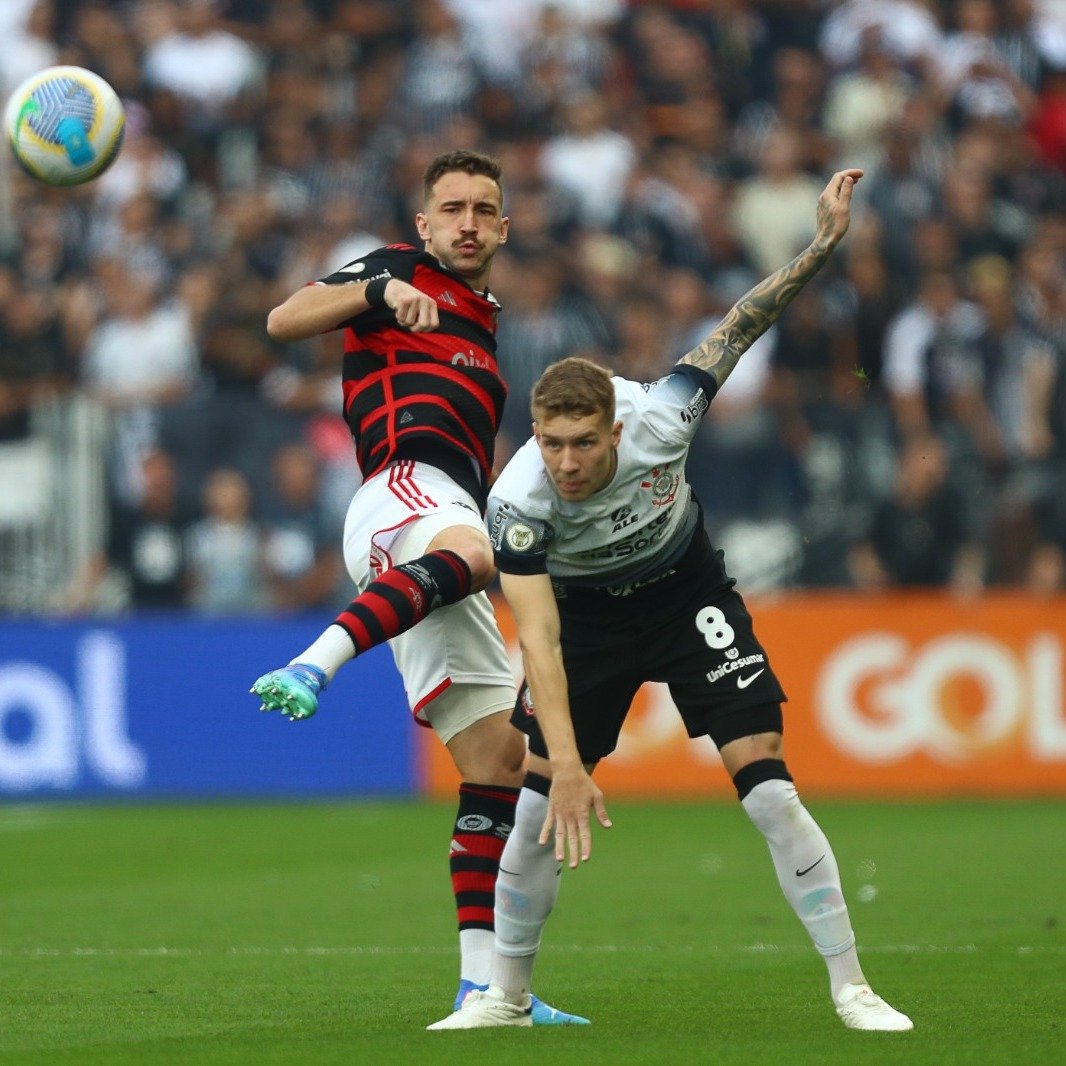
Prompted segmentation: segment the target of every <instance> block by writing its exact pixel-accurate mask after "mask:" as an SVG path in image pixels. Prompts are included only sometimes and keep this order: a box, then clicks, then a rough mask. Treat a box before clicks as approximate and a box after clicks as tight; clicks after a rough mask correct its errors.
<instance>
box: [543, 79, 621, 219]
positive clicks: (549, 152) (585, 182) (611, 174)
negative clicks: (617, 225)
mask: <svg viewBox="0 0 1066 1066" xmlns="http://www.w3.org/2000/svg"><path fill="white" fill-rule="evenodd" d="M563 118H564V123H565V130H564V131H563V132H562V133H560V134H558V135H557V136H555V137H551V138H549V140H548V141H547V142H546V143H545V145H544V151H543V153H542V154H541V158H540V165H541V170H542V172H543V174H544V177H545V179H546V180H547V181H548V183H549V184H550V185H552V186H554V187H555V188H557V189H559V190H560V191H562V192H565V193H566V194H567V195H569V196H570V197H571V198H572V199H573V200H574V203H575V204H576V208H577V215H578V219H579V221H580V222H581V223H583V224H584V225H586V226H589V227H590V228H592V229H605V228H607V227H609V226H610V224H611V223H612V222H614V220H615V218H616V217H617V216H618V210H619V207H620V206H621V203H622V193H623V190H624V188H625V181H626V177H627V176H628V174H629V172H630V170H631V169H632V167H633V165H634V163H635V162H636V150H635V148H634V146H633V143H632V141H630V139H629V138H628V137H627V136H626V135H625V134H624V133H620V132H619V131H617V130H614V129H611V127H610V126H609V125H608V120H607V108H606V104H605V102H604V99H603V97H601V96H599V95H597V94H596V93H592V92H585V93H580V94H577V95H575V96H573V97H571V98H570V100H569V101H568V102H567V103H566V104H565V105H564V107H563Z"/></svg>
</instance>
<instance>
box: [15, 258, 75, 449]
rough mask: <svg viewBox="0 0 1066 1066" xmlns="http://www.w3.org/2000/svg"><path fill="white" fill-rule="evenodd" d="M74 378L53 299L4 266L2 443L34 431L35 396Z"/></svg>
mask: <svg viewBox="0 0 1066 1066" xmlns="http://www.w3.org/2000/svg"><path fill="white" fill-rule="evenodd" d="M70 378H71V367H70V364H69V361H68V357H67V353H66V351H65V349H64V345H63V342H62V338H61V336H60V330H59V323H58V321H57V318H56V314H55V309H54V305H53V301H52V300H51V299H50V298H49V296H48V295H47V293H45V292H43V291H42V290H40V289H31V288H27V287H25V286H23V285H20V284H19V281H18V279H16V278H15V276H14V272H13V271H11V270H8V269H4V268H0V444H2V443H3V442H6V441H13V440H22V439H24V438H26V437H27V436H29V432H30V409H31V407H32V405H33V402H34V401H35V400H36V399H37V398H38V397H39V396H41V395H42V394H43V393H45V392H48V391H58V390H61V389H63V388H64V387H65V386H67V385H69V382H70Z"/></svg>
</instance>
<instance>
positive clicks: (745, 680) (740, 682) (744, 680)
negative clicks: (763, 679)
mask: <svg viewBox="0 0 1066 1066" xmlns="http://www.w3.org/2000/svg"><path fill="white" fill-rule="evenodd" d="M762 673H765V668H763V669H762V670H756V671H755V673H754V674H752V675H751V677H738V678H737V688H747V687H748V685H750V684H751V683H752V682H753V681H754V680H755V679H756V678H757V677H758V676H759V674H762Z"/></svg>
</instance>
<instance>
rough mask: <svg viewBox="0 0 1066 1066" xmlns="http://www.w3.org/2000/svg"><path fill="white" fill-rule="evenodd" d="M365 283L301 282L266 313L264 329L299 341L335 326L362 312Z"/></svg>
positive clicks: (274, 334)
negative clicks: (302, 283) (310, 283)
mask: <svg viewBox="0 0 1066 1066" xmlns="http://www.w3.org/2000/svg"><path fill="white" fill-rule="evenodd" d="M365 291H366V285H365V284H364V283H361V282H356V283H353V284H350V285H321V284H320V285H305V286H304V287H303V288H302V289H297V290H296V292H294V293H293V294H292V295H291V296H290V297H289V298H288V299H287V300H286V301H285V302H284V303H282V304H279V305H278V306H277V307H275V308H274V310H273V311H271V312H270V314H269V315H268V316H267V333H269V334H270V336H271V337H273V338H274V339H275V340H279V341H286V342H292V341H302V340H307V339H308V338H309V337H317V336H318V335H319V334H320V333H328V332H329V331H330V330H332V329H336V328H337V327H338V326H339V325H340V324H341V323H342V322H347V321H348V319H350V318H353V317H354V316H355V315H358V314H362V312H364V311H365V310H367V308H368V307H369V306H370V305H369V304H368V303H367V300H366V296H365V295H364V293H365Z"/></svg>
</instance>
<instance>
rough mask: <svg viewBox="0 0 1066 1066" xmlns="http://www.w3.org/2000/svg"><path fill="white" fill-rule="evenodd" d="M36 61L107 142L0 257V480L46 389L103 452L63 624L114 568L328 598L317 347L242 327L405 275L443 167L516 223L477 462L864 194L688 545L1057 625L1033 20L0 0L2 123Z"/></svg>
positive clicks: (1050, 170) (787, 578)
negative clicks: (550, 392)
mask: <svg viewBox="0 0 1066 1066" xmlns="http://www.w3.org/2000/svg"><path fill="white" fill-rule="evenodd" d="M53 63H76V64H79V65H82V66H85V67H89V68H91V69H93V70H96V71H97V72H99V73H101V74H102V75H104V76H105V77H106V78H107V79H108V80H109V81H110V82H111V83H112V84H113V85H114V86H115V87H116V89H117V90H118V91H119V93H120V95H121V96H122V97H123V99H124V100H125V102H126V106H127V122H128V125H127V134H126V141H125V145H124V147H123V150H122V153H121V155H120V157H119V158H118V160H117V162H116V163H115V164H114V165H113V166H112V167H111V169H110V170H109V171H107V172H106V174H104V175H103V177H101V178H100V179H98V180H97V181H95V182H92V183H90V184H89V185H87V186H84V187H81V188H78V189H74V190H50V189H46V188H44V187H42V186H39V185H36V184H34V183H32V182H31V181H30V180H29V179H28V178H24V177H23V176H22V175H21V174H17V175H14V174H12V175H9V176H8V178H7V179H6V180H7V181H8V182H9V183H10V195H11V197H12V198H13V199H12V201H11V206H12V210H11V211H10V212H8V213H6V215H5V218H4V219H2V220H0V442H4V441H12V440H17V439H18V438H19V437H20V436H22V435H24V434H26V433H27V432H28V425H29V421H28V415H27V412H28V410H29V409H30V407H31V405H32V403H33V402H34V399H35V397H36V396H38V395H40V393H41V392H42V391H47V390H80V391H82V392H84V393H87V394H90V395H92V396H94V397H96V398H97V399H98V400H99V402H100V403H102V404H103V405H105V406H106V408H107V409H108V411H109V412H110V422H111V428H112V445H111V458H110V467H109V485H110V487H111V493H112V496H113V510H114V515H113V518H112V521H111V523H110V534H109V537H108V540H107V543H106V544H104V545H101V550H100V554H99V556H98V558H96V559H94V560H92V563H91V565H90V566H89V568H88V570H87V572H86V573H84V574H80V575H78V577H77V580H76V581H74V582H72V585H71V588H70V589H69V590H68V591H67V593H66V594H65V596H64V597H63V602H62V606H63V608H65V609H68V610H86V609H92V608H93V607H94V606H97V605H98V604H99V603H100V602H101V600H102V593H101V589H102V588H104V587H105V585H106V582H105V580H104V579H105V575H106V574H107V573H108V572H113V571H115V570H116V569H117V570H118V571H122V572H124V573H125V574H126V575H127V577H128V579H129V581H128V584H129V588H130V590H131V602H132V604H133V605H134V606H150V607H171V606H177V605H188V606H189V607H192V608H194V609H196V610H200V611H205V612H233V611H249V610H256V611H259V610H263V609H275V610H299V609H306V608H310V607H316V608H317V607H326V606H336V605H337V604H338V603H340V602H342V601H343V600H344V599H345V595H346V593H345V591H344V590H345V584H344V582H345V581H346V578H345V577H344V575H343V573H342V566H341V564H340V562H339V557H338V546H339V533H340V524H341V520H342V518H343V513H344V510H345V508H346V506H347V503H348V500H349V498H350V494H351V492H352V490H353V488H354V487H355V485H356V478H357V474H356V471H355V467H354V461H353V453H352V447H351V440H350V437H349V436H348V434H347V430H346V428H345V426H344V423H343V422H342V421H341V419H340V417H339V405H340V388H339V384H338V378H339V351H340V338H339V337H338V336H337V335H335V334H334V335H327V336H325V337H323V338H321V339H317V340H315V341H314V342H305V343H300V344H291V345H280V344H277V343H275V342H273V341H271V339H270V338H269V337H268V336H267V333H266V330H265V321H266V317H267V313H268V311H269V310H270V309H271V308H272V307H273V306H275V305H276V304H278V303H280V302H281V301H282V300H283V299H284V298H285V297H286V296H287V295H288V294H289V293H290V292H291V291H293V290H294V289H295V288H297V287H298V286H299V285H301V284H302V283H304V282H305V281H310V280H312V279H314V278H317V277H321V276H323V275H325V274H328V273H329V272H330V271H331V270H333V269H335V268H336V267H337V266H340V265H342V264H344V263H346V262H348V261H350V260H351V259H353V258H355V257H357V256H359V255H361V254H362V253H364V252H366V251H368V250H370V249H371V248H374V247H376V246H379V245H381V244H383V243H386V242H390V241H412V240H413V239H414V232H413V226H412V219H413V216H414V213H415V211H416V210H417V209H418V205H419V198H420V196H421V180H420V179H421V173H422V169H423V167H424V165H425V164H426V162H427V161H428V160H429V159H430V158H431V157H432V156H433V155H434V154H436V153H437V152H438V151H443V150H446V149H451V148H454V147H460V146H468V147H474V148H478V149H481V150H486V151H490V152H492V153H494V154H495V155H497V156H498V157H499V158H500V160H501V161H502V163H503V166H504V177H505V186H506V210H507V213H508V214H509V215H510V216H511V218H512V219H513V223H512V230H511V240H510V242H509V243H508V245H507V246H506V248H505V249H504V250H503V251H501V253H500V254H499V256H498V257H497V260H496V266H495V268H494V275H493V289H494V291H495V293H496V294H497V296H498V297H499V299H500V301H501V303H502V305H503V308H504V310H503V313H502V315H501V318H500V327H499V345H500V357H501V364H502V367H503V371H504V376H505V377H506V378H507V380H508V381H509V383H510V400H509V404H508V410H507V414H506V417H505V424H504V431H503V434H502V437H501V439H500V445H499V449H498V452H499V461H500V463H501V464H502V462H503V461H505V460H506V459H507V458H508V457H509V455H510V454H512V452H513V450H514V448H515V447H516V446H517V445H518V444H519V443H520V442H521V441H522V440H524V439H525V437H526V436H527V435H528V420H529V411H528V393H529V388H530V386H531V384H532V382H533V381H534V380H535V379H536V377H537V375H538V374H539V372H540V371H541V370H542V369H543V368H544V367H545V366H547V365H548V364H549V363H551V362H553V361H554V360H557V359H559V358H562V357H564V356H567V355H574V354H579V355H584V356H587V357H590V358H593V359H596V360H598V361H601V362H603V363H604V364H606V365H607V366H610V367H612V368H615V369H617V371H618V373H620V374H623V375H625V376H627V377H633V378H638V379H641V380H653V379H655V378H656V377H658V376H660V375H662V374H663V373H664V372H665V371H666V370H667V369H668V368H669V367H670V366H671V364H672V362H673V361H674V360H676V359H677V358H678V357H679V356H680V355H682V354H683V353H684V352H686V351H687V350H688V349H689V348H690V347H692V346H693V345H694V343H695V342H697V341H698V340H699V339H700V338H701V337H702V336H703V334H705V333H706V332H707V331H708V330H709V329H710V328H711V326H712V325H713V323H714V322H715V321H716V320H717V317H718V316H720V315H721V314H722V313H723V311H724V310H725V309H726V308H728V307H729V306H730V305H731V304H732V303H733V301H735V300H736V299H737V297H738V296H739V295H740V294H742V293H743V292H744V291H746V289H747V288H748V287H750V286H751V285H752V284H753V283H755V282H756V281H758V280H759V279H760V278H761V277H762V276H763V275H765V274H766V273H767V272H769V271H771V270H773V269H776V268H777V267H778V266H780V265H782V264H783V263H784V262H786V261H787V260H788V259H789V258H790V257H791V256H792V255H793V254H794V253H795V252H796V251H798V250H799V248H800V247H802V246H803V245H805V244H806V242H807V241H808V240H809V238H810V236H811V234H812V230H813V227H812V204H813V202H814V200H815V198H816V197H817V195H818V192H819V191H820V190H821V188H822V187H823V185H824V183H825V180H826V178H827V176H828V175H829V173H830V172H832V171H833V170H834V169H836V168H838V167H840V166H844V165H847V166H862V167H864V168H865V170H866V176H865V178H864V179H863V181H862V182H861V184H860V186H859V189H858V191H857V194H856V201H855V202H856V217H855V220H854V222H853V224H852V229H851V232H850V233H849V235H848V238H847V241H846V242H845V244H844V245H843V246H842V247H841V249H840V252H839V253H838V254H837V256H836V257H834V259H833V261H832V263H831V264H830V266H829V267H828V268H827V270H826V271H825V272H824V274H823V275H821V276H820V277H819V278H818V279H816V281H815V282H814V283H812V284H811V285H810V286H808V288H807V289H806V290H805V291H804V292H803V294H801V296H800V297H799V298H798V299H797V300H796V301H795V303H794V304H793V305H792V306H791V307H790V309H789V310H788V312H787V313H786V314H785V315H784V316H783V317H782V319H781V320H780V321H779V322H778V323H777V324H776V325H775V326H774V327H773V328H772V329H771V331H770V332H769V333H768V334H767V335H766V336H765V337H764V338H762V339H761V340H760V341H759V342H757V344H756V345H755V346H754V347H753V348H752V350H751V351H750V352H749V353H748V354H747V355H745V357H744V359H743V360H742V361H741V363H740V365H739V366H738V368H737V370H736V372H735V373H734V375H733V376H732V378H731V379H730V380H729V382H728V383H727V385H726V387H725V388H724V390H723V392H722V393H721V395H720V396H719V397H718V398H717V399H716V400H715V401H714V403H713V405H712V408H711V413H710V415H709V416H708V418H707V419H706V421H705V425H704V427H703V429H702V430H701V434H702V435H701V437H700V438H699V439H698V443H697V446H696V448H695V449H694V454H693V461H692V465H691V470H690V474H691V479H692V482H693V484H694V485H695V488H696V491H697V493H698V495H699V496H700V498H701V499H702V501H703V502H704V505H705V507H706V511H707V521H708V523H709V526H710V530H711V534H712V537H714V538H715V539H716V540H717V541H718V542H719V543H720V544H721V545H722V546H723V547H724V548H725V549H726V555H727V559H728V560H729V562H730V564H731V570H732V571H733V572H734V573H735V574H736V575H737V576H738V577H739V578H740V580H741V587H742V588H743V589H744V590H745V591H749V592H755V591H760V590H763V589H775V588H791V587H821V588H825V587H829V588H849V587H850V588H860V589H878V588H895V587H916V586H925V587H930V586H931V587H945V588H951V589H953V590H955V591H957V592H959V593H960V594H967V593H972V592H974V591H976V590H979V589H981V588H985V587H997V586H998V587H1003V586H1007V587H1028V588H1031V589H1034V590H1039V591H1041V592H1050V591H1054V590H1061V589H1063V588H1064V587H1066V577H1064V575H1066V565H1064V559H1066V343H1064V339H1066V331H1064V323H1066V283H1064V281H1066V211H1064V208H1066V3H1064V0H674V2H661V3H653V2H638V0H631V2H629V3H626V2H625V0H121V2H103V0H4V3H3V4H2V5H0V90H2V91H3V93H4V95H5V96H6V94H7V93H8V92H10V90H11V89H12V88H13V87H14V86H15V85H16V84H17V83H18V82H19V81H20V80H22V79H23V78H24V77H25V76H27V75H28V74H30V73H32V72H33V71H34V70H36V69H39V68H41V67H43V66H46V65H49V64H53ZM0 446H2V444H0Z"/></svg>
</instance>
